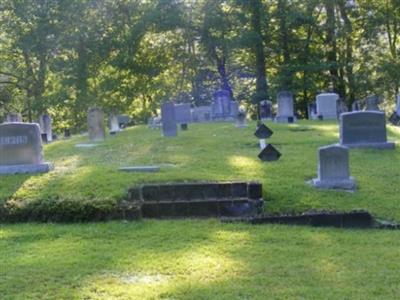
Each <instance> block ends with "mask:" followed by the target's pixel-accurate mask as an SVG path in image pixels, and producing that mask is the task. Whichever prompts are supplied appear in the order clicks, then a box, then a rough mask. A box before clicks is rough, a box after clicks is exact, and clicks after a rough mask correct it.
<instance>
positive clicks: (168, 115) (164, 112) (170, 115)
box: [149, 102, 247, 137]
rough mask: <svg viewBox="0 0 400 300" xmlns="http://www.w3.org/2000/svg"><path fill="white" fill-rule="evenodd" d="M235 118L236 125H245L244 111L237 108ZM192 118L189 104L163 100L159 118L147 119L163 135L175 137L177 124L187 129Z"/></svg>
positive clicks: (242, 126) (151, 126)
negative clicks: (159, 129) (160, 129)
mask: <svg viewBox="0 0 400 300" xmlns="http://www.w3.org/2000/svg"><path fill="white" fill-rule="evenodd" d="M235 119H236V127H238V128H244V127H247V123H246V112H245V111H243V110H241V109H238V110H237V111H236V117H235ZM192 120H193V118H192V109H191V107H190V104H174V103H172V102H164V103H163V104H162V105H161V118H152V119H151V120H150V121H149V127H150V128H162V130H163V135H164V136H165V137H175V136H177V134H178V125H180V127H181V129H182V130H188V123H191V122H192Z"/></svg>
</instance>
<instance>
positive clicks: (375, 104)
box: [365, 95, 380, 111]
mask: <svg viewBox="0 0 400 300" xmlns="http://www.w3.org/2000/svg"><path fill="white" fill-rule="evenodd" d="M365 110H368V111H380V109H379V97H378V96H376V95H372V96H368V97H366V98H365Z"/></svg>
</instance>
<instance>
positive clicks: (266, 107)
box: [260, 100, 273, 121]
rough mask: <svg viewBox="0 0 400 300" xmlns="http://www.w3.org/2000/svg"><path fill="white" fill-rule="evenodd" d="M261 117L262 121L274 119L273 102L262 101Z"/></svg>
mask: <svg viewBox="0 0 400 300" xmlns="http://www.w3.org/2000/svg"><path fill="white" fill-rule="evenodd" d="M260 118H261V120H262V121H265V120H272V118H273V114H272V102H271V101H269V100H264V101H261V102H260Z"/></svg>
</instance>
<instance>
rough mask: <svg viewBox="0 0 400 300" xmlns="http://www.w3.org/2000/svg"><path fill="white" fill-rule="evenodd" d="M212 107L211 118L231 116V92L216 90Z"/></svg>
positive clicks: (224, 118) (227, 117)
mask: <svg viewBox="0 0 400 300" xmlns="http://www.w3.org/2000/svg"><path fill="white" fill-rule="evenodd" d="M213 96H214V101H213V103H212V105H211V107H212V119H213V120H226V119H229V118H231V119H232V115H231V94H230V92H229V91H227V90H218V91H216V92H215V93H214V95H213Z"/></svg>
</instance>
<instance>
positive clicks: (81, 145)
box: [75, 144, 99, 148]
mask: <svg viewBox="0 0 400 300" xmlns="http://www.w3.org/2000/svg"><path fill="white" fill-rule="evenodd" d="M98 145H99V144H76V145H75V148H94V147H97V146H98Z"/></svg>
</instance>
